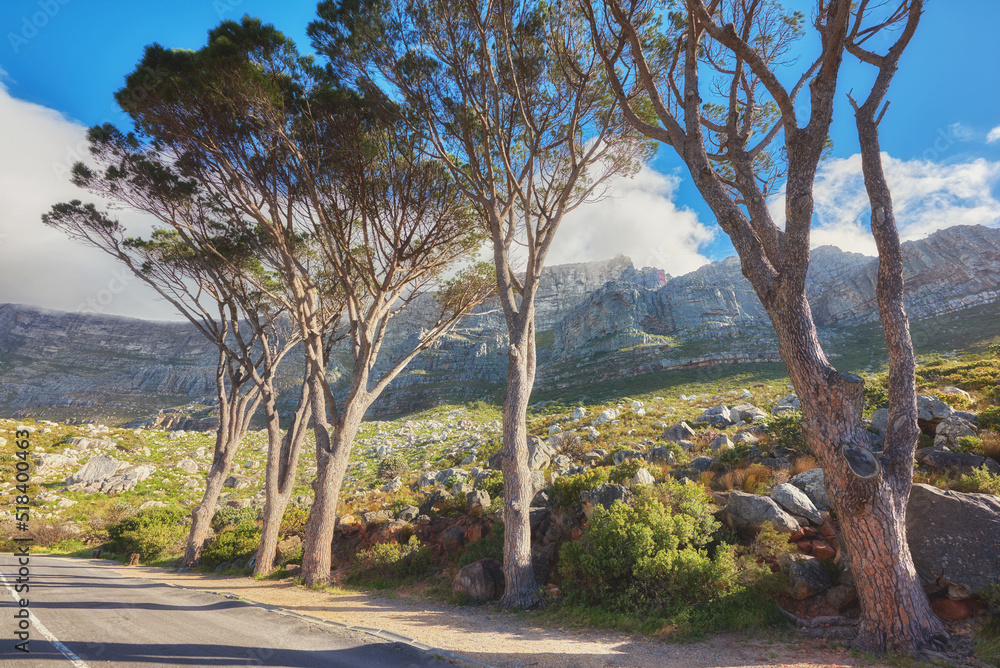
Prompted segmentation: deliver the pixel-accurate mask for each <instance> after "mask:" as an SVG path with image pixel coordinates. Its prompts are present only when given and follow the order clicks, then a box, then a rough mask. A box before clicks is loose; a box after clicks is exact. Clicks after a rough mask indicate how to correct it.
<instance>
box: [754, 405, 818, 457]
mask: <svg viewBox="0 0 1000 668" xmlns="http://www.w3.org/2000/svg"><path fill="white" fill-rule="evenodd" d="M764 426H765V428H766V429H767V442H768V445H770V446H771V447H772V448H774V447H780V448H788V449H789V450H795V451H796V452H800V453H802V454H807V455H811V454H812V451H811V450H810V449H809V446H807V445H806V439H805V436H803V434H802V413H799V412H798V411H794V412H790V413H783V414H781V415H776V416H774V417H771V418H768V419H767V421H766V422H765V423H764Z"/></svg>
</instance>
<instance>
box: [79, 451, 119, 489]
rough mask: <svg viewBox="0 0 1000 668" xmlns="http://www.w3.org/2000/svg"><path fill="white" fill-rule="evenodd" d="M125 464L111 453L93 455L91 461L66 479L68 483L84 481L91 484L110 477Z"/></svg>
mask: <svg viewBox="0 0 1000 668" xmlns="http://www.w3.org/2000/svg"><path fill="white" fill-rule="evenodd" d="M123 465H124V464H123V462H120V461H118V460H117V459H115V458H114V457H112V456H111V455H100V456H98V457H92V458H91V459H90V461H88V462H87V463H86V464H84V465H83V468H81V469H80V470H79V471H77V472H76V473H74V474H73V475H71V476H70V477H69V478H67V479H66V484H67V485H73V484H76V483H84V484H87V485H89V484H91V483H98V482H101V481H103V480H105V479H107V478H110V477H111V476H112V475H114V473H115V472H116V471H117V470H118V469H119V468H121V467H122V466H123Z"/></svg>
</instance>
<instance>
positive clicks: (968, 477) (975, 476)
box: [952, 465, 1000, 496]
mask: <svg viewBox="0 0 1000 668" xmlns="http://www.w3.org/2000/svg"><path fill="white" fill-rule="evenodd" d="M952 489H955V490H957V491H959V492H980V493H983V494H995V495H997V496H1000V475H994V474H992V473H990V472H989V469H987V468H986V466H985V465H983V466H980V467H979V468H977V469H972V471H971V472H969V473H966V474H964V475H963V476H962V477H961V478H959V479H958V480H957V481H956V482H955V483H954V484H953V485H952Z"/></svg>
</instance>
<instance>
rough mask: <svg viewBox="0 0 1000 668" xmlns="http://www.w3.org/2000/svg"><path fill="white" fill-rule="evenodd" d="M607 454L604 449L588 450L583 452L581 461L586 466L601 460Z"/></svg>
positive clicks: (598, 462)
mask: <svg viewBox="0 0 1000 668" xmlns="http://www.w3.org/2000/svg"><path fill="white" fill-rule="evenodd" d="M607 456H608V453H607V451H605V450H589V451H587V452H585V453H583V463H584V464H587V465H588V466H594V465H596V464H600V463H601V462H603V461H604V458H605V457H607Z"/></svg>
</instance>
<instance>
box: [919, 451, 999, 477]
mask: <svg viewBox="0 0 1000 668" xmlns="http://www.w3.org/2000/svg"><path fill="white" fill-rule="evenodd" d="M916 459H917V461H918V462H919V463H921V464H923V465H924V466H927V467H929V468H933V469H939V470H950V471H956V472H958V471H964V472H968V471H971V470H972V469H977V468H979V467H980V466H985V467H986V470H987V471H989V472H990V473H993V474H997V475H1000V464H997V463H996V461H995V460H993V459H991V458H990V457H980V456H979V455H973V454H970V453H967V452H952V451H950V450H944V449H943V448H938V447H933V448H921V449H919V450H917V454H916Z"/></svg>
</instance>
